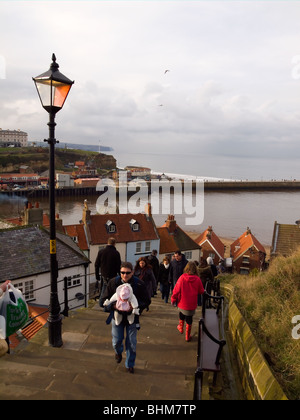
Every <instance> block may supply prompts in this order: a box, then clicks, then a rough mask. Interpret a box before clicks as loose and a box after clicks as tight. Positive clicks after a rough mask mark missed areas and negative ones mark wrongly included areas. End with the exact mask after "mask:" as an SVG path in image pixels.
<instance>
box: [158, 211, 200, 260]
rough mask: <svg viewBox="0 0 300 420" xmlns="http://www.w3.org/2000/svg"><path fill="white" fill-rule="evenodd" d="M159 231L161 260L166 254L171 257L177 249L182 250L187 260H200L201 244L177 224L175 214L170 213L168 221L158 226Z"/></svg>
mask: <svg viewBox="0 0 300 420" xmlns="http://www.w3.org/2000/svg"><path fill="white" fill-rule="evenodd" d="M157 232H158V234H159V238H160V248H159V260H160V262H162V260H163V258H164V256H165V255H168V256H170V257H171V256H172V255H173V254H174V252H175V251H177V250H180V251H182V253H184V254H185V257H186V259H187V260H192V261H199V260H200V250H201V246H200V245H198V244H197V243H196V242H195V241H194V240H193V239H192V238H191V237H190V236H189V235H188V234H187V233H185V232H184V231H183V230H182V229H181V228H180V227H179V226H178V225H177V223H176V220H175V217H174V215H173V214H170V215H168V219H167V220H166V223H165V224H164V225H163V226H161V227H158V228H157Z"/></svg>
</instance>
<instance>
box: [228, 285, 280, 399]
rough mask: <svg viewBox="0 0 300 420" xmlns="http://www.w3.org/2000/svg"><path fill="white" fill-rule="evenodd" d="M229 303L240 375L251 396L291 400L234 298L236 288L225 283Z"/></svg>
mask: <svg viewBox="0 0 300 420" xmlns="http://www.w3.org/2000/svg"><path fill="white" fill-rule="evenodd" d="M222 294H223V295H224V296H225V298H226V299H227V303H228V328H229V333H230V334H231V338H232V341H233V346H234V348H235V349H236V358H237V361H238V365H239V366H238V367H239V372H240V379H241V382H242V386H243V389H244V392H245V394H246V397H247V399H248V400H287V399H288V398H287V397H286V395H285V394H284V392H283V390H282V389H281V387H280V385H279V383H278V382H277V380H276V379H275V377H274V375H273V373H272V371H271V369H270V367H269V365H268V363H267V361H266V360H265V358H264V356H263V354H262V352H261V350H260V348H259V346H258V344H257V342H256V340H255V338H254V336H253V334H252V332H251V330H250V328H249V326H248V324H247V322H246V320H245V319H244V317H243V315H242V314H241V312H240V310H239V309H238V307H237V305H236V304H235V302H234V288H233V286H231V285H229V284H225V285H223V286H222Z"/></svg>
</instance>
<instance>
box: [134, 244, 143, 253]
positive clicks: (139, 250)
mask: <svg viewBox="0 0 300 420" xmlns="http://www.w3.org/2000/svg"><path fill="white" fill-rule="evenodd" d="M135 252H136V253H137V254H138V253H139V252H142V242H137V243H136V245H135Z"/></svg>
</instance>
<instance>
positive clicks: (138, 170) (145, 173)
mask: <svg viewBox="0 0 300 420" xmlns="http://www.w3.org/2000/svg"><path fill="white" fill-rule="evenodd" d="M124 170H125V171H128V172H129V173H130V174H131V178H146V179H150V178H151V169H150V168H145V167H143V166H126V167H125V168H124Z"/></svg>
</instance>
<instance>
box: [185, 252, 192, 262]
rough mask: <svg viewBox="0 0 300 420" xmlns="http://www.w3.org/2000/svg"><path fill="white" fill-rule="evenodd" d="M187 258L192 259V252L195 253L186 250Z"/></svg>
mask: <svg viewBox="0 0 300 420" xmlns="http://www.w3.org/2000/svg"><path fill="white" fill-rule="evenodd" d="M184 254H185V258H186V259H187V260H191V259H192V254H193V252H192V251H185V253H184Z"/></svg>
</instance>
